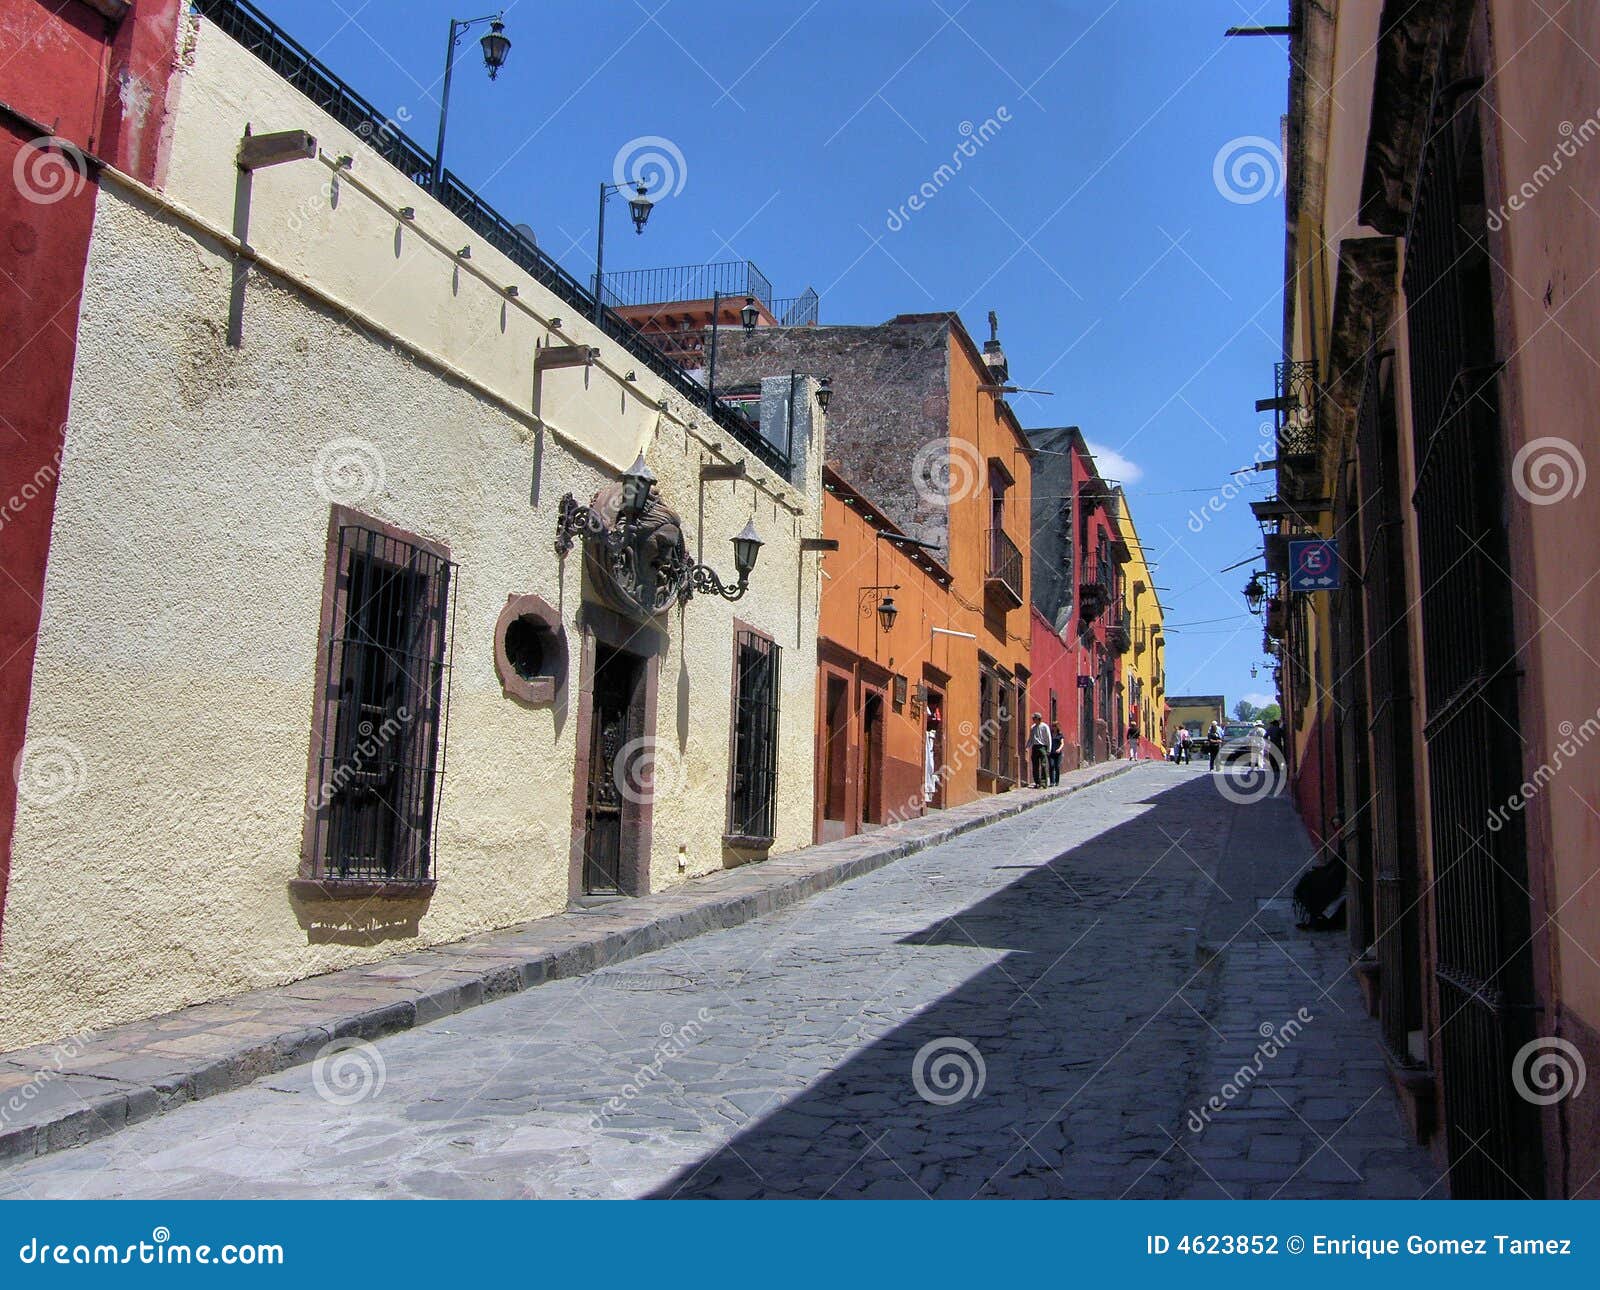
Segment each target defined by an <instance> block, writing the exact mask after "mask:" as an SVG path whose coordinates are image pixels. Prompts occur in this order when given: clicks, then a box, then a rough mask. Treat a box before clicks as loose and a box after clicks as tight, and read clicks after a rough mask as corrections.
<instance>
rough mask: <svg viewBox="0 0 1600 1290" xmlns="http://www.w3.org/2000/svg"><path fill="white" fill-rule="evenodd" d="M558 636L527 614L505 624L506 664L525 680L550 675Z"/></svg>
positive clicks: (540, 621) (539, 620)
mask: <svg viewBox="0 0 1600 1290" xmlns="http://www.w3.org/2000/svg"><path fill="white" fill-rule="evenodd" d="M554 635H555V633H554V632H552V631H551V630H550V628H549V626H548V625H546V624H545V622H544V621H543V620H542V619H538V618H533V617H530V616H529V615H527V614H524V615H523V616H522V617H520V618H513V619H512V620H511V622H510V623H508V624H507V625H506V639H505V647H506V662H507V663H509V664H511V670H512V671H513V672H515V673H516V674H517V675H518V676H520V677H521V678H522V679H523V680H524V681H536V680H538V679H539V678H540V677H541V676H548V675H549V674H550V668H549V666H548V662H549V657H550V651H551V648H552V647H553V645H554V644H555V642H554V639H553V638H554Z"/></svg>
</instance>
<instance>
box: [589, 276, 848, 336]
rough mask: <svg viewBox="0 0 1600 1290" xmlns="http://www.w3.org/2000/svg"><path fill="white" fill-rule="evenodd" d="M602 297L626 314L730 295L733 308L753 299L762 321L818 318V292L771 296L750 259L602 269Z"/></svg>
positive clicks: (806, 322) (803, 323)
mask: <svg viewBox="0 0 1600 1290" xmlns="http://www.w3.org/2000/svg"><path fill="white" fill-rule="evenodd" d="M604 294H605V301H606V304H607V305H609V306H610V307H611V308H613V309H617V310H621V311H624V315H625V316H628V317H630V318H632V317H634V316H636V315H637V314H638V313H639V311H647V314H648V311H650V310H651V308H652V307H653V306H668V305H704V306H705V307H706V311H708V310H709V307H710V303H711V300H712V299H713V298H714V297H716V296H723V297H726V298H728V299H729V300H730V301H731V302H732V305H733V308H734V309H735V310H737V308H738V307H739V305H741V304H742V303H743V301H744V300H745V299H751V300H754V301H755V302H756V304H757V305H758V306H760V308H761V310H762V315H763V316H762V320H761V321H762V323H763V324H765V325H766V326H777V327H811V326H815V325H816V322H817V307H818V297H817V293H816V291H815V290H814V289H812V288H811V287H807V288H806V289H805V290H804V291H803V292H801V293H800V294H799V295H798V296H775V295H773V293H772V283H771V281H770V280H769V279H768V278H767V275H766V274H764V273H763V272H761V270H760V269H758V268H757V267H756V266H755V264H754V262H753V261H750V260H720V261H717V262H715V263H712V264H678V265H672V266H670V267H667V268H657V269H623V270H621V271H619V272H615V273H608V274H606V279H605V292H604Z"/></svg>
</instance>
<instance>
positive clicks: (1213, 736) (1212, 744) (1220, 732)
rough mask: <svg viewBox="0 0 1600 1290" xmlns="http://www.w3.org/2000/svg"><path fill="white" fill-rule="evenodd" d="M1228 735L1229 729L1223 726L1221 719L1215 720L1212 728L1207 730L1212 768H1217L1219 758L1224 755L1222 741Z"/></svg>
mask: <svg viewBox="0 0 1600 1290" xmlns="http://www.w3.org/2000/svg"><path fill="white" fill-rule="evenodd" d="M1226 736H1227V731H1225V730H1224V729H1223V728H1222V723H1221V722H1220V721H1213V722H1212V723H1211V727H1210V729H1208V730H1207V731H1206V750H1207V751H1208V752H1210V754H1211V769H1212V770H1216V768H1217V758H1219V757H1220V756H1222V741H1223V739H1224V738H1225V737H1226Z"/></svg>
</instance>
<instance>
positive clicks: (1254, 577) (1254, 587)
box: [1244, 573, 1267, 614]
mask: <svg viewBox="0 0 1600 1290" xmlns="http://www.w3.org/2000/svg"><path fill="white" fill-rule="evenodd" d="M1266 598H1267V588H1266V586H1265V584H1264V583H1262V581H1261V575H1260V574H1259V573H1252V574H1251V575H1250V581H1249V582H1247V583H1245V584H1244V603H1245V608H1247V609H1248V610H1249V611H1250V612H1251V613H1252V614H1259V613H1260V612H1261V606H1262V604H1263V603H1264V602H1265V600H1266Z"/></svg>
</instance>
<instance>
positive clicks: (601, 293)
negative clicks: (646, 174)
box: [594, 181, 655, 323]
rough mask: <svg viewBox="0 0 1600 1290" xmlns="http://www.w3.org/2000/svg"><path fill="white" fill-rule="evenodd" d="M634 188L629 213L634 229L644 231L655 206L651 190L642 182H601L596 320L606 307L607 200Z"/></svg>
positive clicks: (595, 247) (596, 277)
mask: <svg viewBox="0 0 1600 1290" xmlns="http://www.w3.org/2000/svg"><path fill="white" fill-rule="evenodd" d="M630 187H631V188H632V189H633V196H632V197H630V198H628V214H629V215H630V216H631V217H632V219H633V231H634V232H635V233H641V234H642V233H643V232H644V225H645V221H646V220H648V219H649V218H650V212H651V210H652V209H653V208H654V207H655V202H654V201H652V200H651V198H650V190H649V189H647V188H646V187H645V186H644V185H643V184H642V183H635V184H608V183H605V182H604V181H602V182H601V184H600V230H599V232H598V233H597V234H596V235H595V241H594V320H595V322H597V323H598V322H599V321H600V314H601V311H602V310H604V309H605V278H604V276H603V275H604V272H605V265H606V200H607V199H608V198H609V197H610V196H611V194H612V193H620V192H621V191H622V190H623V189H624V188H630Z"/></svg>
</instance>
